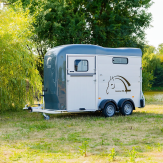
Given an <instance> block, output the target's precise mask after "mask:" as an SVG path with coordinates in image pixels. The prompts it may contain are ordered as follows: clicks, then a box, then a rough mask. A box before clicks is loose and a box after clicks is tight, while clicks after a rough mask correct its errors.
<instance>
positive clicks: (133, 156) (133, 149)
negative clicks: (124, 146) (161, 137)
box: [129, 147, 137, 162]
mask: <svg viewBox="0 0 163 163" xmlns="http://www.w3.org/2000/svg"><path fill="white" fill-rule="evenodd" d="M129 156H130V162H135V158H136V157H137V152H136V151H135V148H134V147H133V148H132V150H131V151H129Z"/></svg>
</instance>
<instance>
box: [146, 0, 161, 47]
mask: <svg viewBox="0 0 163 163" xmlns="http://www.w3.org/2000/svg"><path fill="white" fill-rule="evenodd" d="M153 2H154V4H153V5H152V6H151V7H150V8H149V10H148V11H149V12H150V13H152V17H153V20H152V22H151V25H152V26H153V27H151V28H149V29H147V30H145V33H146V40H147V41H148V44H149V45H153V46H155V47H156V48H157V47H158V45H159V44H161V43H163V18H162V17H163V0H153Z"/></svg>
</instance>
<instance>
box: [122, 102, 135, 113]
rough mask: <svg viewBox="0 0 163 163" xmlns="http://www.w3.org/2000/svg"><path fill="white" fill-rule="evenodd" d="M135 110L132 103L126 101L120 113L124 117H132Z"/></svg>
mask: <svg viewBox="0 0 163 163" xmlns="http://www.w3.org/2000/svg"><path fill="white" fill-rule="evenodd" d="M133 109H134V107H133V104H132V103H131V102H130V101H126V102H124V104H123V105H122V107H121V108H120V112H121V114H122V115H131V114H132V112H133Z"/></svg>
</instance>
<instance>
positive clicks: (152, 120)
mask: <svg viewBox="0 0 163 163" xmlns="http://www.w3.org/2000/svg"><path fill="white" fill-rule="evenodd" d="M85 155H86V156H85ZM0 162H6V163H9V162H36V163H37V162H38V163H40V162H43V163H44V162H57V163H60V162H61V163H62V162H72V163H74V162H79V163H83V162H84V163H89V162H91V163H92V162H96V163H100V162H101V163H105V162H106V163H107V162H115V163H116V162H147V163H154V162H160V163H162V162H163V103H161V102H160V103H154V102H153V104H147V105H146V107H145V108H143V109H138V108H136V110H135V111H134V112H133V114H132V115H131V116H121V115H120V114H116V115H115V116H114V117H112V118H105V117H103V116H102V115H101V114H100V113H84V114H60V115H50V120H49V121H46V120H44V118H43V116H42V114H41V113H28V112H26V111H22V112H17V113H15V112H12V113H4V114H1V115H0Z"/></svg>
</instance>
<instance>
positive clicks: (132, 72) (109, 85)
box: [24, 44, 145, 119]
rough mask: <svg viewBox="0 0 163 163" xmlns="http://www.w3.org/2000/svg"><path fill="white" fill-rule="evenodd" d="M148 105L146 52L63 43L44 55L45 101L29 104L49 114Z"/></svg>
mask: <svg viewBox="0 0 163 163" xmlns="http://www.w3.org/2000/svg"><path fill="white" fill-rule="evenodd" d="M144 106H145V98H144V95H143V92H142V51H141V50H140V49H138V48H104V47H101V46H96V45H84V44H73V45H62V46H58V47H55V48H53V49H51V50H49V51H48V52H47V53H46V55H45V58H44V91H43V104H38V107H30V106H28V105H26V106H25V108H24V109H29V110H31V111H32V112H42V113H43V115H44V116H45V118H46V119H49V116H48V115H46V113H47V114H56V113H66V112H71V113H72V112H95V111H102V113H103V115H104V116H105V117H112V116H113V115H114V114H115V113H116V112H120V113H121V114H122V115H130V114H132V111H133V110H135V107H139V108H142V107H144Z"/></svg>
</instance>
